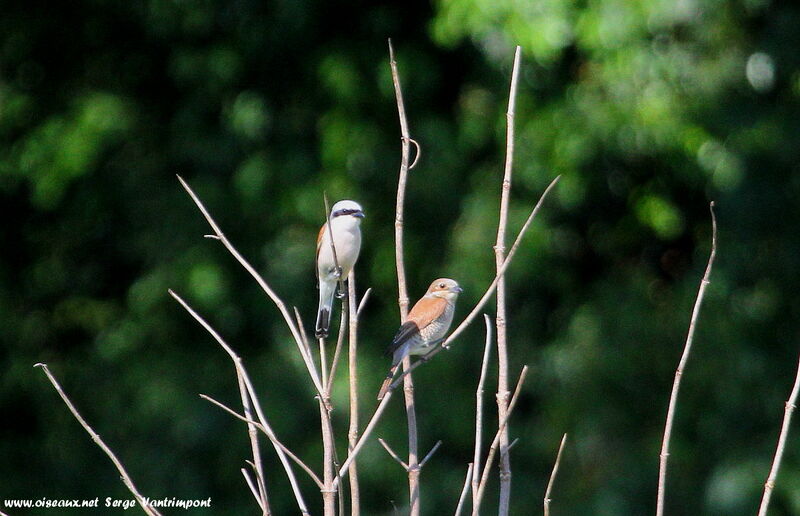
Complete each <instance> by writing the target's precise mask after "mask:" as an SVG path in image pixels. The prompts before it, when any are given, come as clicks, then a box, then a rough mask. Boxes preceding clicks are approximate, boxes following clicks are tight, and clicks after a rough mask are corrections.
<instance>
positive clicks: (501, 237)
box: [494, 46, 521, 516]
mask: <svg viewBox="0 0 800 516" xmlns="http://www.w3.org/2000/svg"><path fill="white" fill-rule="evenodd" d="M520 53H521V48H520V47H519V46H518V47H517V49H516V51H515V52H514V67H513V70H512V72H511V86H510V88H509V93H508V110H507V111H506V162H505V170H504V173H503V184H502V188H501V194H500V219H499V222H498V223H497V241H496V242H495V246H494V253H495V255H494V256H495V265H496V267H497V272H498V273H499V272H500V268H501V267H502V266H503V260H504V259H505V250H506V225H507V224H508V205H509V198H510V196H511V174H512V169H513V163H514V111H515V108H516V103H517V100H516V99H517V83H518V80H519V62H520ZM495 324H496V325H497V368H498V373H497V420H498V421H502V420H503V419H504V418H505V415H506V412H507V411H508V396H509V394H510V393H509V392H508V345H507V341H506V281H505V278H500V280H499V281H498V282H497V317H496V318H495ZM507 448H508V427H506V428H505V429H504V430H503V431H502V432H500V505H499V510H498V515H499V516H507V515H508V506H509V504H510V502H511V461H510V459H509V455H508V453H507V450H506V449H507Z"/></svg>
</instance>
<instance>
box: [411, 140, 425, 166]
mask: <svg viewBox="0 0 800 516" xmlns="http://www.w3.org/2000/svg"><path fill="white" fill-rule="evenodd" d="M408 141H409V142H411V143H413V144H414V148H415V149H416V152H415V153H414V161H412V162H411V165H409V166H408V170H411V169H413V168H414V167H416V166H417V162H418V161H419V158H420V157H421V156H422V147H420V146H419V143H418V142H417V140H415V139H414V138H409V139H408Z"/></svg>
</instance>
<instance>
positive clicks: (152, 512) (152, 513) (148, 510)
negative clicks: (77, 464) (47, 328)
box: [34, 362, 161, 516]
mask: <svg viewBox="0 0 800 516" xmlns="http://www.w3.org/2000/svg"><path fill="white" fill-rule="evenodd" d="M34 367H40V368H41V369H42V371H44V374H46V375H47V379H48V380H50V383H51V384H53V387H54V388H55V389H56V392H58V395H59V396H61V399H62V400H63V401H64V403H65V404H66V405H67V408H68V409H69V411H70V412H72V415H73V416H74V417H75V419H77V420H78V423H80V424H81V426H82V427H83V429H84V430H86V433H88V434H89V436H90V437H91V438H92V441H94V443H95V444H96V445H97V446H98V447H100V449H101V450H103V453H105V454H106V455H107V456H108V458H109V459H111V462H113V463H114V466H116V468H117V471H119V474H120V476H121V477H122V482H123V483H124V484H125V487H127V488H128V491H130V492H131V494H132V495H133V496H134V498H136V501H137V502H138V503H139V506H140V507H141V508H142V510H143V511H144V512H145V514H148V515H149V516H160V515H161V513H160V512H158V511H157V510H156V509H155V508H153V507H151V506H150V505H148V504H147V502H146V501H145V498H144V497H143V496H142V495H141V494H139V491H138V490H137V489H136V486H135V485H134V484H133V480H132V479H131V477H130V475H128V472H127V471H125V466H123V465H122V462H120V460H119V459H118V458H117V456H116V455H115V454H114V452H113V451H111V448H109V447H108V445H106V443H105V442H104V441H103V440H102V439H101V438H100V436H99V435H97V432H95V431H94V429H92V427H91V426H89V423H87V422H86V420H85V419H83V416H81V414H80V412H78V409H76V408H75V405H73V404H72V401H70V399H69V397H68V396H67V394H66V393H65V392H64V389H62V388H61V385H60V384H59V383H58V380H56V377H55V376H53V373H51V372H50V369H49V368H48V367H47V364H43V363H41V362H40V363H38V364H36V365H34Z"/></svg>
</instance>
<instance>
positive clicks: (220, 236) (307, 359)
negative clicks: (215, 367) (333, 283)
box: [177, 176, 323, 396]
mask: <svg viewBox="0 0 800 516" xmlns="http://www.w3.org/2000/svg"><path fill="white" fill-rule="evenodd" d="M177 177H178V181H180V183H181V185H182V186H183V188H184V190H186V193H188V194H189V196H190V197H191V198H192V200H193V201H194V203H195V205H196V206H197V208H198V209H199V210H200V212H201V213H202V214H203V217H205V219H206V222H208V224H209V226H211V229H213V230H214V235H215V239H216V240H219V241H220V242H222V245H224V246H225V249H227V250H228V252H230V253H231V254H232V255H233V257H234V258H236V260H237V261H238V262H239V263H240V264H241V265H242V267H244V268H245V270H246V271H247V272H249V273H250V275H251V276H252V277H253V279H255V280H256V282H257V283H258V285H259V286H260V287H261V289H262V290H263V291H264V292H265V293H266V294H267V296H269V298H270V299H271V300H272V302H273V303H274V304H275V306H276V307H277V308H278V311H279V312H280V313H281V315H282V316H283V319H284V321H286V325H287V326H288V327H289V331H290V332H291V334H292V337H294V340H295V343H296V344H297V348H298V349H299V350H300V355H301V356H302V357H303V362H304V363H305V365H306V369H307V370H308V374H309V376H310V377H311V380H312V381H313V382H314V387H316V389H317V394H319V395H320V396H322V393H323V388H322V383H321V382H320V377H319V373H317V370H316V366H315V365H314V359H313V358H311V355H310V354H307V353H306V350H305V346H304V345H303V339H302V336H301V335H300V330H299V329H298V328H297V326H296V325H295V324H294V320H293V319H292V315H291V313H290V312H289V310H288V308H286V304H285V303H284V302H283V300H282V299H281V298H280V297H278V295H277V294H276V293H275V291H273V290H272V288H271V287H270V286H269V285H268V284H267V282H266V281H265V280H264V278H263V277H262V276H261V275H260V274H259V273H258V272H257V271H256V270H255V269H254V268H253V266H252V265H250V262H248V261H247V260H246V259H245V258H244V257H243V256H242V255H241V254H240V253H239V251H237V250H236V248H235V247H234V246H233V244H231V242H230V241H229V240H228V238H227V237H226V236H225V234H224V233H223V232H222V230H221V229H220V227H219V226H218V225H217V223H216V222H215V221H214V219H213V218H212V217H211V214H210V213H209V212H208V210H207V209H206V207H205V205H203V203H202V201H200V198H199V197H198V196H197V194H195V193H194V191H193V190H192V188H191V187H190V186H189V184H188V183H187V182H186V181H184V180H183V178H182V177H181V176H177Z"/></svg>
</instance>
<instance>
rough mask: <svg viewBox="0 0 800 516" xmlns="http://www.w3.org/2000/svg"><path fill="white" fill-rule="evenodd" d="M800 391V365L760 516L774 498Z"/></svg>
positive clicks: (762, 501)
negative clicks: (773, 491) (773, 493)
mask: <svg viewBox="0 0 800 516" xmlns="http://www.w3.org/2000/svg"><path fill="white" fill-rule="evenodd" d="M798 391H800V364H798V366H797V376H796V377H795V379H794V387H792V393H791V394H790V395H789V399H788V400H786V408H785V410H784V413H783V424H782V425H781V434H780V437H778V446H777V448H776V449H775V457H774V458H773V459H772V468H771V469H770V471H769V476H768V477H767V482H766V483H765V484H764V496H763V497H762V498H761V507H760V508H759V509H758V516H767V509H768V508H769V500H770V498H771V497H772V490H773V488H774V487H775V480H776V479H777V477H778V470H779V469H780V467H781V460H782V459H783V450H784V448H786V438H787V437H788V435H789V425H790V424H791V423H792V412H794V409H795V408H796V403H797V394H798Z"/></svg>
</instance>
